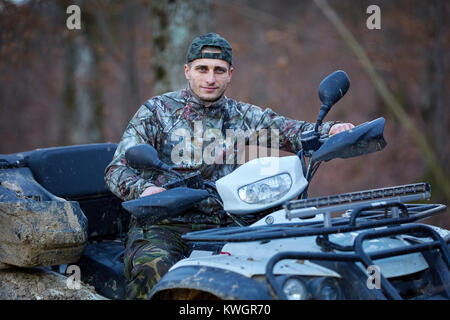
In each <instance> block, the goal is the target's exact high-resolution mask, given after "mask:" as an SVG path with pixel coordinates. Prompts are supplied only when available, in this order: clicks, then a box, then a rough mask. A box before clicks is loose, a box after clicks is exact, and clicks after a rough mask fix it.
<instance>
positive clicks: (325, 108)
mask: <svg viewBox="0 0 450 320" xmlns="http://www.w3.org/2000/svg"><path fill="white" fill-rule="evenodd" d="M328 111H330V107H329V106H327V105H326V104H323V105H322V106H321V107H320V111H319V115H318V116H317V122H316V127H315V128H314V129H315V131H316V132H319V126H320V125H321V124H322V120H323V118H325V116H326V115H327V113H328Z"/></svg>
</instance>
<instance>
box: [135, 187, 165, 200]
mask: <svg viewBox="0 0 450 320" xmlns="http://www.w3.org/2000/svg"><path fill="white" fill-rule="evenodd" d="M163 191H166V189H164V188H161V187H155V186H152V187H148V188H147V189H145V190H144V192H142V193H141V195H140V196H139V197H145V196H149V195H152V194H155V193H160V192H163Z"/></svg>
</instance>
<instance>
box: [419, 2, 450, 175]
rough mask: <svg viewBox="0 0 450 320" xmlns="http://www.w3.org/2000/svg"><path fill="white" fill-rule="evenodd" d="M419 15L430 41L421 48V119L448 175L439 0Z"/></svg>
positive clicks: (423, 5)
mask: <svg viewBox="0 0 450 320" xmlns="http://www.w3.org/2000/svg"><path fill="white" fill-rule="evenodd" d="M421 4H422V9H423V10H420V13H421V14H422V15H423V17H422V19H423V20H424V25H425V27H426V28H427V34H428V36H429V38H430V39H431V41H430V43H429V44H428V45H425V47H424V49H423V53H424V59H425V70H424V76H423V82H422V88H423V91H422V92H423V94H422V101H421V110H422V116H423V118H424V120H425V121H426V123H430V124H432V125H430V126H429V129H430V130H429V131H428V134H429V135H430V138H431V139H430V140H431V141H433V148H434V150H435V152H436V154H437V156H438V160H439V162H440V164H441V166H442V167H443V169H444V170H445V171H446V173H447V176H449V174H450V166H449V160H450V159H449V150H448V144H447V141H448V134H449V127H448V124H449V118H448V116H449V113H448V108H447V92H446V89H445V83H446V74H448V73H447V63H446V61H445V59H446V55H445V49H444V45H445V44H444V37H445V34H446V30H445V25H444V14H443V13H444V12H445V9H444V8H445V6H446V4H444V3H443V2H442V1H439V0H435V1H427V2H426V3H421Z"/></svg>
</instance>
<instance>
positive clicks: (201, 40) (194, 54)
mask: <svg viewBox="0 0 450 320" xmlns="http://www.w3.org/2000/svg"><path fill="white" fill-rule="evenodd" d="M205 46H208V47H218V48H220V49H221V52H220V53H213V52H202V48H203V47H205ZM232 56H233V54H232V49H231V46H230V44H229V43H228V41H227V40H225V38H223V37H221V36H220V35H218V34H217V33H208V34H205V35H202V36H198V37H197V38H195V39H194V40H193V41H192V43H191V45H190V46H189V50H188V53H187V57H186V60H187V62H188V63H189V62H191V61H193V60H195V59H202V58H203V59H220V60H225V61H227V62H228V63H229V64H232V63H231V62H232Z"/></svg>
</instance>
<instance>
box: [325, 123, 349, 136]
mask: <svg viewBox="0 0 450 320" xmlns="http://www.w3.org/2000/svg"><path fill="white" fill-rule="evenodd" d="M354 127H355V126H354V125H353V124H352V123H336V124H335V125H334V126H332V127H331V128H330V132H328V135H330V136H332V135H333V134H337V133H340V132H343V131H346V130H350V129H351V128H354Z"/></svg>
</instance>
